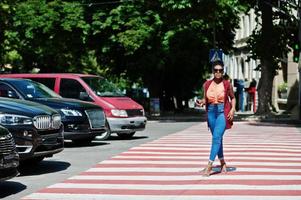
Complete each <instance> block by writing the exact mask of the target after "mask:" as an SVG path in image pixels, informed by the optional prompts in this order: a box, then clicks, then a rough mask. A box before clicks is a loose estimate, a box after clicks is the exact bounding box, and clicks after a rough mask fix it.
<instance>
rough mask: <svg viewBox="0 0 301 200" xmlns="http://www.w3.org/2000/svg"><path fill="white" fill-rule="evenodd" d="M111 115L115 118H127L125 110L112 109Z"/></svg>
mask: <svg viewBox="0 0 301 200" xmlns="http://www.w3.org/2000/svg"><path fill="white" fill-rule="evenodd" d="M111 113H112V115H113V116H115V117H127V116H128V114H127V112H126V111H125V110H117V109H112V110H111Z"/></svg>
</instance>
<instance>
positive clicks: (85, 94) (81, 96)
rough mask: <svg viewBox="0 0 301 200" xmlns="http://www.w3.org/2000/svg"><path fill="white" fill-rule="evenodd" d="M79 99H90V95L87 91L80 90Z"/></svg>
mask: <svg viewBox="0 0 301 200" xmlns="http://www.w3.org/2000/svg"><path fill="white" fill-rule="evenodd" d="M79 99H80V100H85V101H87V100H90V96H89V95H88V93H87V92H80V93H79Z"/></svg>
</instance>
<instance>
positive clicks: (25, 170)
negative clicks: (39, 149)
mask: <svg viewBox="0 0 301 200" xmlns="http://www.w3.org/2000/svg"><path fill="white" fill-rule="evenodd" d="M197 123H198V122H173V121H161V122H160V121H150V122H149V123H148V124H147V128H146V129H145V130H144V131H141V132H137V133H136V135H135V136H134V137H133V138H132V139H131V140H121V139H119V138H118V137H117V136H115V135H113V136H111V137H110V138H109V140H106V141H93V143H91V144H90V145H83V146H79V145H75V144H73V143H72V142H66V143H65V149H64V151H63V152H61V153H59V154H57V155H55V156H54V157H52V158H47V159H45V160H44V161H42V162H41V163H39V164H37V165H36V166H26V167H22V168H21V175H20V176H19V177H16V178H13V179H10V180H8V181H5V182H0V190H1V192H0V198H1V199H4V200H9V199H10V200H12V199H13V200H16V199H20V198H22V197H24V196H26V195H28V194H31V193H33V192H36V191H38V190H40V189H42V188H45V187H47V186H49V185H51V184H54V183H58V182H61V181H63V180H65V179H67V178H69V177H71V176H74V175H76V174H79V173H81V172H83V171H85V170H87V169H89V168H91V167H92V166H94V165H96V164H97V163H99V162H100V161H103V160H106V159H109V158H111V157H112V156H114V155H117V154H119V153H121V152H124V151H127V150H128V149H129V148H131V147H134V146H138V145H140V144H143V143H146V142H149V141H152V140H155V139H157V138H160V137H162V136H165V135H168V134H170V133H174V132H177V131H180V130H183V129H186V128H188V127H190V126H192V125H194V124H197Z"/></svg>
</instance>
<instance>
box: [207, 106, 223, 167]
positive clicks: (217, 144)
mask: <svg viewBox="0 0 301 200" xmlns="http://www.w3.org/2000/svg"><path fill="white" fill-rule="evenodd" d="M208 124H209V128H210V131H211V134H212V143H211V150H210V157H209V160H210V161H212V162H213V161H214V160H215V157H216V155H217V156H218V158H219V159H220V160H222V159H224V152H223V135H224V133H225V130H226V119H225V114H224V104H223V103H221V104H209V106H208Z"/></svg>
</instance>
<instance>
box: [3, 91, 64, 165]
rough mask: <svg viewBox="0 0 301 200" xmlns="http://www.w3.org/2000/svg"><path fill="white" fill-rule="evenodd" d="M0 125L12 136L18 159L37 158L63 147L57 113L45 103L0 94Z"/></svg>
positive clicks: (37, 159)
mask: <svg viewBox="0 0 301 200" xmlns="http://www.w3.org/2000/svg"><path fill="white" fill-rule="evenodd" d="M0 124H1V125H2V126H4V127H5V128H7V129H8V130H9V132H10V133H11V134H12V135H13V137H14V140H15V143H16V147H17V151H18V153H19V156H20V161H24V160H29V159H30V160H32V161H41V160H43V158H44V157H51V156H52V155H53V154H55V153H58V152H60V151H62V150H63V149H64V138H63V129H64V128H63V124H62V122H61V116H60V114H59V113H58V112H57V111H56V110H54V109H52V108H50V107H48V106H45V105H42V104H38V103H35V102H31V101H25V100H19V99H10V98H3V97H0Z"/></svg>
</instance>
